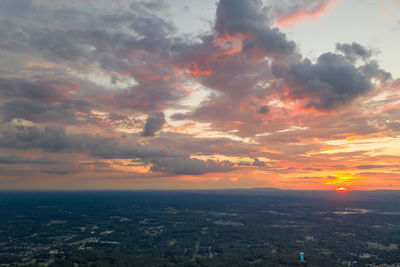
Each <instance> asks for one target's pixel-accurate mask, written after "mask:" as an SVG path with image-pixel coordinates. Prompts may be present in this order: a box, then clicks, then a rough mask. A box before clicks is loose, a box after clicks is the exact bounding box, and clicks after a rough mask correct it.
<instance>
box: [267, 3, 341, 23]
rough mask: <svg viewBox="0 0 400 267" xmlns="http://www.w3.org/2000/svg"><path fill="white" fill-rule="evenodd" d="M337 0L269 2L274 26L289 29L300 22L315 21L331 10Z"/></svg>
mask: <svg viewBox="0 0 400 267" xmlns="http://www.w3.org/2000/svg"><path fill="white" fill-rule="evenodd" d="M338 2H339V1H338V0H297V1H291V0H280V1H271V3H270V4H271V7H272V13H273V16H274V18H275V24H276V25H278V26H279V27H284V28H285V27H289V26H292V25H295V24H297V23H299V22H302V21H315V20H318V19H319V18H320V17H321V16H322V15H324V14H326V13H328V12H329V11H330V10H332V9H333V8H334V7H335V6H336V5H337V3H338Z"/></svg>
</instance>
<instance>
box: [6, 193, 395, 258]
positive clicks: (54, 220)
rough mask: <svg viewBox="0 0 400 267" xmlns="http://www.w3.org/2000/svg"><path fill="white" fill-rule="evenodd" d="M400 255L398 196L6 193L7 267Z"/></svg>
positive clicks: (370, 194)
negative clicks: (301, 254)
mask: <svg viewBox="0 0 400 267" xmlns="http://www.w3.org/2000/svg"><path fill="white" fill-rule="evenodd" d="M399 246H400V192H395V191H375V192H355V191H354V192H347V193H337V192H311V191H294V192H293V191H292V192H289V191H280V190H265V189H258V190H226V191H185V192H175V191H168V192H24V193H22V192H0V266H16V265H24V266H172V265H177V266H251V265H254V266H388V265H392V266H396V264H400V249H399ZM300 251H303V252H304V253H305V260H306V261H305V262H304V263H300V261H299V252H300ZM385 264H387V265H385Z"/></svg>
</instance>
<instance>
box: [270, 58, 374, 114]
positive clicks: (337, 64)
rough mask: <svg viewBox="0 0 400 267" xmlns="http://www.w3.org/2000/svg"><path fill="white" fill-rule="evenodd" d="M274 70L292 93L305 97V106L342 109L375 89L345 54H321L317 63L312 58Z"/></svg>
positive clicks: (300, 97) (276, 66)
mask: <svg viewBox="0 0 400 267" xmlns="http://www.w3.org/2000/svg"><path fill="white" fill-rule="evenodd" d="M273 73H274V74H275V75H276V76H277V77H280V78H283V79H284V83H285V85H286V86H288V87H289V88H290V92H289V96H290V97H292V98H295V99H303V100H306V102H305V105H304V106H305V107H307V108H310V107H315V108H317V109H320V110H332V109H336V108H339V107H341V106H343V105H345V104H348V103H350V102H351V101H352V100H354V99H355V98H357V97H358V96H360V95H364V94H366V93H368V92H369V91H371V89H372V88H373V86H372V84H371V82H370V81H369V80H368V79H367V77H366V76H365V75H364V74H363V73H362V72H361V71H359V70H358V69H357V68H356V67H355V66H354V65H353V64H352V63H351V62H349V61H348V60H347V59H346V58H345V57H343V56H341V55H338V54H334V53H325V54H322V55H321V56H320V57H319V58H318V59H317V62H316V63H315V64H314V63H312V62H311V61H310V60H309V59H304V60H303V61H302V62H300V63H296V64H293V65H291V66H290V67H289V68H288V69H287V68H286V67H284V66H282V65H275V66H274V65H273Z"/></svg>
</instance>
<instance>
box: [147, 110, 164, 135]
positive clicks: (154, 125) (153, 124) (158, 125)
mask: <svg viewBox="0 0 400 267" xmlns="http://www.w3.org/2000/svg"><path fill="white" fill-rule="evenodd" d="M164 123H165V115H164V113H162V112H155V113H152V114H150V115H149V117H148V118H147V120H146V124H145V125H144V129H143V133H142V135H143V136H155V135H156V133H157V132H158V131H160V130H161V129H162V127H163V126H164Z"/></svg>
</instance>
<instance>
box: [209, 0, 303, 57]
mask: <svg viewBox="0 0 400 267" xmlns="http://www.w3.org/2000/svg"><path fill="white" fill-rule="evenodd" d="M214 28H215V31H216V32H217V34H218V35H219V36H220V37H225V38H226V37H229V36H237V37H241V38H242V45H243V48H242V49H243V51H244V52H245V53H247V54H248V55H251V56H252V57H253V56H255V57H257V58H258V57H261V58H263V57H265V56H268V57H272V58H281V57H286V56H288V55H290V54H292V53H294V52H295V50H296V44H295V43H294V42H293V41H288V40H287V38H286V35H285V34H284V33H282V32H280V31H279V29H278V28H272V27H271V20H270V18H269V12H268V8H267V7H263V6H262V2H261V1H259V0H220V1H219V3H218V7H217V14H216V21H215V27H214Z"/></svg>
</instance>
